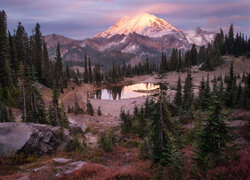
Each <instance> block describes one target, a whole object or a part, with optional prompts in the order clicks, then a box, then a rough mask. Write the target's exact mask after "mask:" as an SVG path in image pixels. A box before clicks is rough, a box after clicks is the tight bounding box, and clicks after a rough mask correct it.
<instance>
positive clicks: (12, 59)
mask: <svg viewBox="0 0 250 180" xmlns="http://www.w3.org/2000/svg"><path fill="white" fill-rule="evenodd" d="M8 39H9V48H10V49H9V51H10V67H11V70H12V72H11V73H12V80H13V83H14V85H15V86H17V84H18V67H19V63H18V60H17V53H16V45H15V42H14V39H13V37H12V36H11V34H10V32H8Z"/></svg>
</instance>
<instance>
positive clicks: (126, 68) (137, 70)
mask: <svg viewBox="0 0 250 180" xmlns="http://www.w3.org/2000/svg"><path fill="white" fill-rule="evenodd" d="M157 71H158V68H157V66H156V64H150V63H149V61H148V58H146V60H145V62H140V63H139V64H136V65H135V66H131V65H130V64H125V63H123V64H122V65H121V64H120V63H119V64H115V63H114V62H113V65H112V67H111V68H108V69H102V68H101V66H100V64H98V63H97V64H95V65H94V66H92V65H91V59H90V58H88V57H87V55H85V60H84V72H83V73H80V72H79V70H78V69H77V71H76V72H70V77H72V78H73V81H74V82H75V83H77V84H78V85H79V84H80V83H82V82H84V83H95V84H97V85H100V84H101V83H117V82H120V81H122V80H123V79H124V78H125V77H132V76H135V75H145V74H152V73H153V72H157Z"/></svg>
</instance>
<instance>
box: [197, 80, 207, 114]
mask: <svg viewBox="0 0 250 180" xmlns="http://www.w3.org/2000/svg"><path fill="white" fill-rule="evenodd" d="M205 90H206V85H205V81H204V77H202V80H201V82H200V87H199V96H198V99H199V106H200V108H201V109H205V108H206V103H205Z"/></svg>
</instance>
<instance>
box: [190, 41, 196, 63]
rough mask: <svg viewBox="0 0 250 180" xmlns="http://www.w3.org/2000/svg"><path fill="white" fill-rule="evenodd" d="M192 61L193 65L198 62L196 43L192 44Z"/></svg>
mask: <svg viewBox="0 0 250 180" xmlns="http://www.w3.org/2000/svg"><path fill="white" fill-rule="evenodd" d="M190 61H191V65H196V64H197V50H196V46H195V44H193V45H192V48H191V50H190Z"/></svg>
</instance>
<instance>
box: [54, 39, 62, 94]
mask: <svg viewBox="0 0 250 180" xmlns="http://www.w3.org/2000/svg"><path fill="white" fill-rule="evenodd" d="M55 82H56V86H57V87H59V88H60V90H61V92H63V64H62V58H61V53H60V45H59V43H57V48H56V62H55Z"/></svg>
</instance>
